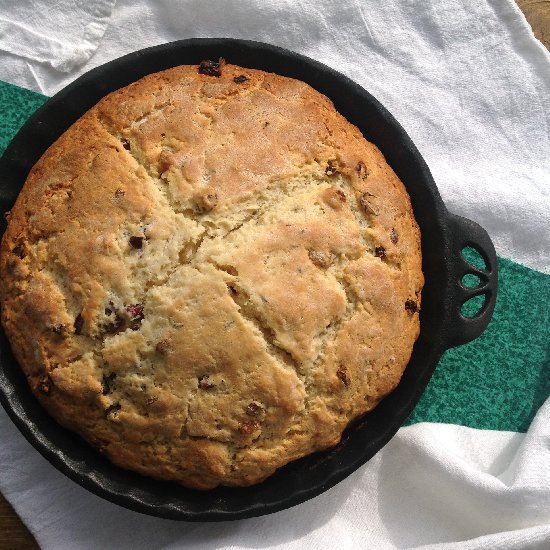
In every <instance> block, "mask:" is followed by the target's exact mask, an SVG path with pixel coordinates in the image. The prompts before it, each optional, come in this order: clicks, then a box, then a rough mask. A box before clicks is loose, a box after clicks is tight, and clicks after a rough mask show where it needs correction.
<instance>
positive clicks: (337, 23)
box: [0, 0, 550, 550]
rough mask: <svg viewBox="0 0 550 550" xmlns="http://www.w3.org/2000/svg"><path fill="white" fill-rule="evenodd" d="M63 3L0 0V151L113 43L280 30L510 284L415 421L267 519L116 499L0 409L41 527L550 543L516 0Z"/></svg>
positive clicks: (76, 539) (389, 543)
mask: <svg viewBox="0 0 550 550" xmlns="http://www.w3.org/2000/svg"><path fill="white" fill-rule="evenodd" d="M55 6H56V7H55V9H54V8H52V6H51V5H50V4H49V3H47V2H46V1H45V0H21V1H18V2H15V1H9V0H0V151H3V150H4V148H5V147H6V146H7V144H8V143H9V141H10V139H11V138H12V137H13V135H14V134H15V133H16V131H17V129H18V128H19V127H20V126H21V125H22V124H23V123H24V121H25V120H26V119H27V117H28V116H29V115H30V114H31V113H32V112H33V111H34V110H35V109H36V108H37V107H38V106H40V105H41V104H42V103H43V102H44V101H45V100H46V99H47V97H46V96H47V95H52V94H53V93H55V92H56V91H58V90H59V89H61V88H62V87H63V86H65V85H66V84H68V83H69V82H71V81H72V80H74V79H75V78H76V77H77V76H79V75H80V74H82V73H83V72H85V71H87V70H89V69H90V68H92V67H95V66H97V65H100V64H101V63H104V62H106V61H108V60H111V59H113V58H115V57H118V56H120V55H123V54H125V53H129V52H131V51H134V50H136V49H139V48H142V47H146V46H150V45H154V44H158V43H162V42H167V41H170V40H176V39H181V38H189V37H199V36H218V37H237V38H247V39H252V40H262V41H265V42H270V43H272V44H276V45H280V46H283V47H286V48H289V49H292V50H294V51H297V52H299V53H303V54H306V55H309V56H310V57H313V58H315V59H318V60H320V61H321V62H324V63H326V64H327V65H329V66H331V67H334V68H335V69H337V70H339V71H341V72H343V73H345V74H346V75H348V76H349V77H351V78H352V79H353V80H355V81H356V82H358V83H359V84H360V85H362V86H363V87H364V88H366V89H367V90H369V91H370V92H371V93H372V94H373V95H375V96H376V97H377V98H378V99H379V100H380V101H381V102H382V103H383V104H384V105H385V106H386V107H387V108H388V109H389V110H390V111H391V112H392V114H393V115H394V116H395V117H396V118H397V119H398V120H399V121H400V122H401V124H402V125H403V126H404V127H405V129H406V130H407V132H408V133H409V135H410V136H411V138H412V139H413V141H414V142H415V143H416V145H417V147H418V148H419V150H420V152H421V153H422V155H423V156H424V158H425V159H426V161H427V163H428V165H429V167H430V169H431V171H432V174H433V175H434V178H435V180H436V183H437V185H438V187H439V189H440V191H441V195H442V197H443V199H444V200H445V202H446V204H447V206H448V208H449V210H451V211H452V212H454V213H457V214H461V215H464V216H466V217H469V218H471V219H473V220H475V221H477V222H478V223H480V224H481V225H482V226H484V227H485V228H486V229H487V230H488V232H489V234H490V235H491V237H492V238H493V241H494V243H495V246H496V249H497V253H498V254H499V267H500V273H499V285H500V289H499V296H498V300H497V306H496V309H495V314H494V318H493V321H492V322H491V324H490V325H489V327H488V329H487V330H486V332H485V333H484V334H483V335H482V336H481V337H480V338H478V339H477V340H476V341H474V342H472V343H470V344H467V345H465V346H461V347H459V348H455V349H453V350H450V351H448V352H447V353H446V354H445V356H444V357H443V359H442V360H441V362H440V364H439V365H438V367H437V369H436V372H435V374H434V376H433V378H432V380H431V382H430V384H429V386H428V388H427V390H426V392H425V394H424V396H423V397H422V399H421V401H420V403H419V404H418V406H417V408H416V409H415V411H414V412H413V414H412V415H411V417H410V418H409V420H408V426H407V427H404V428H402V429H401V430H400V431H399V432H398V434H397V436H396V437H395V438H394V439H393V440H392V441H391V442H390V443H389V444H388V445H387V446H386V447H385V448H384V449H383V450H382V451H381V452H380V453H378V455H376V456H375V457H374V458H373V459H372V460H371V461H370V462H369V463H368V464H366V465H365V466H363V467H362V468H360V469H359V470H358V471H357V472H356V473H354V474H353V475H352V476H350V477H349V478H347V479H346V480H345V481H343V482H342V483H340V484H339V485H338V486H336V487H335V488H333V489H331V490H329V491H328V492H326V493H324V494H323V495H321V496H319V497H317V498H315V499H313V500H311V501H309V502H307V503H304V504H302V505H300V506H297V507H295V508H292V509H289V510H286V511H283V512H279V513H277V514H273V515H271V516H266V517H262V518H255V519H251V520H243V521H237V522H233V523H224V524H214V525H212V524H185V523H176V522H171V521H167V520H160V519H156V518H150V517H146V516H142V515H139V514H137V513H134V512H130V511H128V510H124V509H122V508H119V507H118V506H115V505H113V504H110V503H108V502H106V501H103V500H102V499H100V498H98V497H96V496H94V495H91V494H90V493H88V492H87V491H85V490H84V489H82V488H80V487H79V486H78V485H76V484H74V483H73V482H72V481H70V480H68V479H67V478H65V477H64V476H63V475H62V474H60V473H59V472H58V471H57V470H55V469H54V468H53V467H52V466H50V465H49V464H48V463H47V462H46V461H45V460H44V459H43V458H42V457H41V456H40V455H39V454H38V453H37V452H36V451H35V450H34V449H33V448H32V447H31V446H30V445H29V444H28V443H27V442H26V441H25V440H24V438H23V437H22V436H21V435H20V434H19V432H18V431H17V429H16V428H15V427H14V426H13V424H12V423H11V421H10V420H9V419H8V417H7V415H6V414H5V413H4V412H3V411H0V441H1V442H2V443H1V445H0V489H1V491H2V493H3V494H4V495H5V496H6V498H8V500H10V502H11V503H12V504H13V506H14V507H15V509H16V511H17V512H18V513H19V515H20V516H21V517H22V519H23V520H24V521H25V523H26V524H27V525H28V527H29V528H30V530H31V531H32V532H33V534H34V535H35V537H36V539H37V541H38V542H39V544H40V545H41V546H42V547H43V548H44V549H56V550H58V549H70V550H78V549H94V550H95V549H98V548H121V549H123V548H133V549H140V548H144V549H145V548H147V549H149V548H163V549H176V548H192V549H210V548H227V549H229V548H231V549H241V548H260V547H261V548H289V549H305V550H308V549H314V548H315V549H317V548H319V549H321V548H322V549H332V548H334V549H338V550H343V549H346V548H361V549H363V548H373V549H382V550H384V549H394V548H430V549H438V550H454V549H459V550H460V549H477V548H487V549H503V550H504V549H506V550H508V549H535V548H536V549H539V548H540V549H548V548H550V400H548V397H549V395H550V55H549V54H548V52H547V51H546V50H545V49H544V47H543V46H542V45H541V44H540V43H539V42H538V41H537V40H536V39H535V38H534V37H533V35H532V33H531V30H530V28H529V26H528V24H527V22H526V21H525V19H524V17H523V15H522V14H521V12H520V11H519V9H518V8H517V7H516V5H515V4H514V2H513V1H512V0H457V1H456V2H448V1H446V0H422V1H420V0H417V1H403V0H386V1H385V2H379V1H378V0H340V1H339V2H334V1H333V0H302V1H297V0H277V1H276V0H270V1H261V0H240V1H239V0H227V1H225V2H215V1H214V0H185V1H179V2H174V1H169V0H157V1H154V0H139V1H131V0H119V1H118V2H117V3H116V5H115V3H114V1H107V0H89V1H88V2H79V1H64V0H63V1H61V0H60V1H59V2H56V3H55ZM29 13H32V17H29V16H28V14H29ZM41 15H43V18H41ZM41 21H46V22H47V24H46V23H43V24H41ZM64 29H69V31H66V32H64ZM79 29H81V31H79ZM14 36H15V37H16V39H14V38H13V37H14ZM14 40H15V41H14ZM60 44H61V46H60ZM229 61H231V60H229ZM38 92H40V93H38Z"/></svg>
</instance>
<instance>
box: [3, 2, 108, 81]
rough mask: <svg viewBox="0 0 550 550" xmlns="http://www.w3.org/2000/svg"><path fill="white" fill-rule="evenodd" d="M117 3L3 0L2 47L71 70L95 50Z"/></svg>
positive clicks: (24, 56)
mask: <svg viewBox="0 0 550 550" xmlns="http://www.w3.org/2000/svg"><path fill="white" fill-rule="evenodd" d="M114 5H115V0H92V1H88V0H56V1H55V2H44V1H42V0H0V50H2V51H4V52H7V53H9V54H11V55H13V56H16V57H19V58H24V59H25V60H27V61H29V62H37V63H43V64H45V65H47V66H50V67H52V68H53V69H56V70H57V71H61V72H65V73H68V72H70V71H72V70H73V69H75V67H78V66H79V65H82V64H83V63H85V62H86V61H88V59H90V57H91V56H92V55H93V54H94V52H95V51H96V49H97V46H98V44H99V42H100V40H101V38H102V36H103V33H104V32H105V28H106V27H107V25H108V24H109V18H110V16H111V12H112V10H113V6H114ZM20 66H21V64H20ZM27 67H28V70H29V71H32V65H30V64H29V65H27ZM40 91H42V90H40Z"/></svg>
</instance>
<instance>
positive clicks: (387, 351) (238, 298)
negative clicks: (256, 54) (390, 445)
mask: <svg viewBox="0 0 550 550" xmlns="http://www.w3.org/2000/svg"><path fill="white" fill-rule="evenodd" d="M206 72H208V71H206ZM218 73H220V74H219V76H217V75H216V72H214V73H212V72H211V74H201V73H200V72H199V70H198V67H197V66H180V67H176V68H173V69H169V70H166V71H163V72H160V73H156V74H151V75H149V76H146V77H145V78H143V79H141V80H139V81H137V82H135V83H133V84H131V85H130V86H128V87H126V88H123V89H121V90H118V91H116V92H113V93H111V94H110V95H108V96H106V97H105V98H104V99H102V100H101V101H100V102H99V103H98V104H97V105H96V106H95V107H93V108H92V109H91V110H90V111H88V112H87V113H86V114H85V115H84V116H83V117H82V118H80V119H79V120H78V121H77V122H76V123H75V124H74V125H73V126H71V127H70V128H69V129H68V130H67V131H66V132H65V133H64V134H63V135H62V136H61V137H60V138H59V139H58V140H57V141H56V142H55V143H54V144H53V145H52V146H51V147H50V148H49V149H48V150H47V151H46V153H45V154H44V155H43V156H42V158H41V159H40V160H39V161H38V163H37V164H36V165H35V166H34V168H33V169H32V171H31V173H30V174H29V177H28V179H27V181H26V183H25V186H24V187H23V190H22V191H21V193H20V195H19V197H18V199H17V202H16V204H15V206H14V208H13V209H12V211H11V213H10V214H9V223H8V229H7V231H6V233H5V235H4V238H3V240H2V247H1V251H0V275H1V279H2V288H1V291H0V299H1V305H2V323H3V326H4V328H5V331H6V333H7V335H8V337H9V340H10V342H11V345H12V348H13V351H14V353H15V356H16V358H17V360H18V362H19V363H20V365H21V367H22V368H23V370H24V372H25V374H26V376H27V378H28V381H29V384H30V386H31V389H32V391H33V393H34V394H35V395H36V397H37V398H38V399H39V400H40V402H41V403H42V405H43V406H44V407H45V408H46V409H47V410H48V411H49V413H50V414H51V415H52V416H53V417H54V418H56V419H57V421H58V422H60V423H61V424H62V425H64V426H66V427H67V428H69V429H71V430H74V431H76V432H77V433H79V434H80V435H81V436H83V437H84V438H85V439H86V440H87V441H88V442H89V443H91V444H92V445H93V446H95V447H96V448H98V449H100V450H101V452H103V453H105V454H106V455H107V456H108V457H109V458H110V460H111V461H113V462H114V463H115V464H117V465H119V466H121V467H123V468H127V469H130V470H134V471H137V472H139V473H142V474H144V475H148V476H153V477H156V478H162V479H169V480H175V481H177V482H179V483H182V484H183V485H185V486H188V487H193V488H199V489H208V488H213V487H215V486H217V485H220V484H221V485H229V486H244V485H250V484H253V483H258V482H260V481H262V480H263V479H265V478H266V477H267V476H269V475H270V474H272V473H273V472H274V471H275V470H276V469H277V468H279V467H281V466H283V465H284V464H286V463H288V462H290V461H292V460H295V459H297V458H299V457H302V456H305V455H307V454H309V453H312V452H315V451H319V450H322V449H326V448H328V447H331V446H333V445H336V444H337V443H338V442H339V440H340V437H341V434H342V431H343V430H344V429H345V428H346V426H347V425H348V424H349V422H350V421H351V420H353V419H354V418H356V417H358V416H360V415H363V414H364V413H366V412H368V411H369V410H371V409H372V408H374V407H375V406H376V405H377V404H378V403H379V401H380V400H381V399H382V398H383V397H384V396H385V395H387V394H388V393H389V392H390V391H392V389H393V388H395V386H396V385H397V384H398V382H399V380H400V378H401V376H402V373H403V371H404V369H405V367H406V365H407V363H408V361H409V359H410V355H411V352H412V347H413V344H414V342H415V340H416V338H417V336H418V334H419V316H418V312H419V309H420V297H421V296H420V294H421V289H422V285H423V275H422V271H421V251H420V235H419V230H418V226H417V224H416V222H415V220H414V216H413V213H412V209H411V205H410V201H409V197H408V195H407V193H406V191H405V188H404V186H403V184H402V183H401V182H400V181H399V179H398V178H397V176H396V175H395V173H394V172H393V171H392V170H391V168H390V167H389V166H388V165H387V163H386V161H385V160H384V158H383V156H382V154H381V153H380V152H379V150H378V149H377V148H376V147H375V146H374V145H373V144H371V143H369V142H367V141H366V140H365V139H364V138H363V136H362V134H361V133H360V131H359V130H358V129H357V128H356V127H355V126H353V125H351V124H350V123H349V122H348V121H346V120H345V119H344V118H343V117H342V116H341V115H340V114H339V113H338V112H336V110H335V109H334V107H333V105H332V103H331V102H330V101H329V100H328V99H327V98H326V97H324V96H323V95H321V94H320V93H318V92H317V91H315V90H313V89H312V88H311V87H309V86H308V85H306V84H304V83H303V82H300V81H297V80H293V79H289V78H285V77H281V76H278V75H274V74H270V73H266V72H263V71H259V70H253V69H248V68H241V67H237V66H234V65H225V66H221V65H220V70H219V71H218Z"/></svg>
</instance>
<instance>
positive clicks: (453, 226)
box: [447, 213, 498, 347]
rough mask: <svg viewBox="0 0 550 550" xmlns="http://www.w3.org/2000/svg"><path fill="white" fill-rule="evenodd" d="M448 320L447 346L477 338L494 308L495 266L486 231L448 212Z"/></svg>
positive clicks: (496, 278)
mask: <svg viewBox="0 0 550 550" xmlns="http://www.w3.org/2000/svg"><path fill="white" fill-rule="evenodd" d="M449 228H450V230H451V236H452V239H451V243H452V244H451V250H450V255H451V258H450V263H451V266H452V270H451V277H452V281H453V284H452V289H453V292H451V293H450V295H449V301H450V308H451V317H450V326H449V330H448V336H447V347H455V346H460V345H462V344H466V343H468V342H471V341H472V340H475V339H476V338H477V337H478V336H480V335H481V334H482V333H483V331H484V330H485V328H486V327H487V325H488V324H489V321H490V320H491V317H492V316H493V311H494V309H495V304H496V297H497V290H498V265H497V256H496V252H495V247H494V246H493V243H492V241H491V238H490V237H489V235H488V233H487V231H485V229H483V228H482V227H481V226H480V225H478V224H477V223H475V222H473V221H471V220H468V219H466V218H463V217H461V216H456V215H454V214H451V213H449Z"/></svg>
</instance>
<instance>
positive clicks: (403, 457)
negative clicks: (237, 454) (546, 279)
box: [0, 399, 550, 550]
mask: <svg viewBox="0 0 550 550" xmlns="http://www.w3.org/2000/svg"><path fill="white" fill-rule="evenodd" d="M0 440H1V441H4V442H5V441H9V442H10V443H9V444H7V445H6V444H5V445H2V447H0V464H2V472H1V475H0V488H1V490H2V492H3V494H4V495H5V496H6V498H8V499H9V500H10V502H11V503H12V504H13V506H14V507H15V509H16V510H17V512H18V513H19V514H20V516H21V517H22V518H23V520H24V521H25V523H26V524H27V525H28V526H29V527H30V529H31V531H32V532H33V533H34V535H35V537H36V539H37V541H38V542H39V544H40V545H41V547H42V548H44V549H55V550H65V549H66V550H80V549H82V550H84V549H89V550H97V549H98V548H119V549H130V548H132V549H135V550H137V549H141V548H143V549H151V548H155V549H160V548H162V549H166V550H168V549H177V548H189V549H193V550H201V549H211V548H216V549H228V550H229V549H232V550H235V549H245V548H281V549H282V548H285V549H289V550H291V549H296V550H308V549H315V548H323V549H327V550H329V549H335V550H344V549H353V548H362V549H363V548H376V549H377V550H386V549H396V548H430V549H434V550H435V549H437V550H473V549H478V548H486V549H490V550H498V549H502V550H514V549H517V550H525V549H531V548H533V549H535V548H536V549H541V550H543V549H548V548H550V469H549V468H548V465H549V464H550V399H549V400H548V401H547V402H546V403H545V405H543V407H541V409H540V410H539V412H538V414H537V416H536V418H535V420H534V421H533V423H532V425H531V427H530V429H529V431H528V433H527V434H521V433H514V432H502V431H492V430H475V429H473V428H467V427H464V426H456V425H449V424H434V423H421V424H415V425H414V426H409V427H407V428H402V429H401V430H399V432H398V434H397V435H396V437H395V438H394V439H392V440H391V441H390V443H389V444H388V445H387V446H386V447H384V449H382V451H381V452H380V453H378V454H377V455H376V456H375V457H374V458H373V459H372V460H371V461H370V462H369V463H367V464H366V465H365V466H364V467H363V468H361V469H360V470H358V471H357V472H355V473H354V474H353V475H351V476H350V477H349V478H347V479H346V480H345V481H343V482H342V483H340V484H339V485H337V486H336V487H334V488H333V489H331V490H330V491H328V492H326V493H324V494H322V495H321V496H319V497H317V498H315V499H313V500H311V501H309V502H306V503H304V504H301V505H299V506H297V507H294V508H290V509H288V510H285V511H283V512H279V513H276V514H272V515H270V516H264V517H260V518H253V519H249V520H241V521H235V522H231V523H218V524H208V523H197V524H189V523H177V522H173V521H169V520H162V519H156V518H152V517H147V516H142V515H140V514H137V513H134V512H130V511H128V510H125V509H122V508H119V507H118V506H116V505H114V504H111V503H109V502H106V501H104V500H102V499H100V498H98V497H96V496H94V495H91V494H90V493H88V492H87V491H86V490H84V489H82V488H81V487H80V486H78V485H76V484H75V483H73V482H71V481H69V480H68V479H66V478H65V477H64V476H63V475H62V474H60V473H59V472H58V471H57V470H55V469H54V468H53V467H52V466H50V465H49V464H48V463H47V462H46V461H45V460H44V459H43V458H42V457H41V456H40V455H38V453H36V452H35V451H34V450H33V449H32V448H31V447H30V445H29V444H28V443H27V442H26V441H25V440H24V439H23V438H22V437H21V436H20V435H19V434H18V432H17V429H16V428H15V427H14V426H13V424H12V423H11V422H10V421H9V420H8V419H7V418H5V415H4V414H1V415H0Z"/></svg>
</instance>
